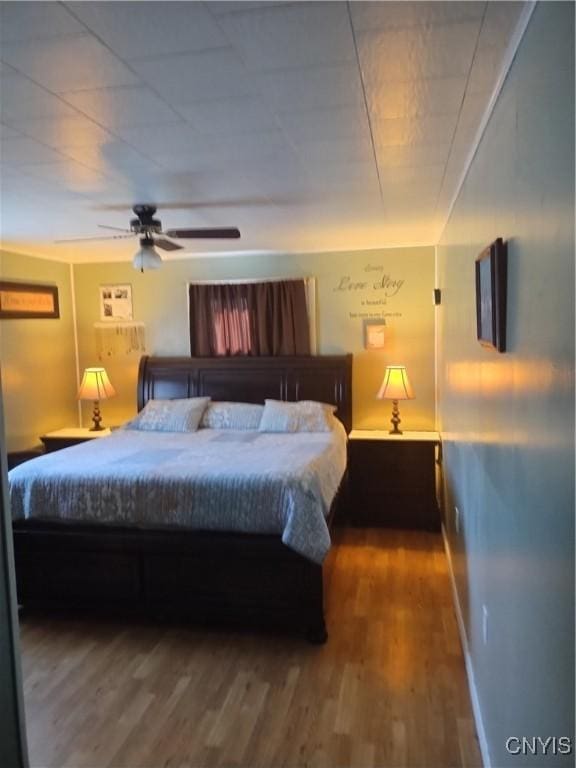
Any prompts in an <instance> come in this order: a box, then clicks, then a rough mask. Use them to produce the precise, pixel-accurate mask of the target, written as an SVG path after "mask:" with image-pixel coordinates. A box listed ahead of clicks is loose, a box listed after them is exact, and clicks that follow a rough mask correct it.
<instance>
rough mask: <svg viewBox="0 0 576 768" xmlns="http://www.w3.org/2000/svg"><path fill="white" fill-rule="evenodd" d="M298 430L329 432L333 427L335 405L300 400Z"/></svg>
mask: <svg viewBox="0 0 576 768" xmlns="http://www.w3.org/2000/svg"><path fill="white" fill-rule="evenodd" d="M298 410H299V415H300V421H299V424H298V432H331V431H332V429H333V428H334V412H335V411H336V406H335V405H329V404H328V403H317V402H316V401H315V400H300V402H299V403H298Z"/></svg>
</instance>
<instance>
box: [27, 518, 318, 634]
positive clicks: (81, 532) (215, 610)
mask: <svg viewBox="0 0 576 768" xmlns="http://www.w3.org/2000/svg"><path fill="white" fill-rule="evenodd" d="M14 549H15V559H16V574H17V587H18V601H19V603H21V604H22V605H23V606H24V607H25V608H26V607H33V606H38V605H44V606H47V605H51V606H55V605H60V606H64V605H65V606H67V607H72V608H75V609H83V610H91V611H93V610H94V609H100V610H101V609H105V610H106V611H114V612H118V611H120V612H127V613H134V611H136V612H138V613H146V614H151V615H154V614H157V613H158V612H161V613H162V614H164V615H166V616H177V617H178V618H183V619H186V620H193V621H202V620H211V621H213V620H217V621H218V622H219V623H221V622H226V623H228V622H231V623H232V622H233V623H238V622H241V623H242V624H246V623H249V624H255V625H257V624H260V623H262V622H264V623H266V624H270V623H277V622H281V624H282V625H283V626H286V627H288V626H290V625H292V626H294V627H295V628H298V629H300V630H304V631H306V632H307V634H308V637H309V639H310V640H311V641H315V642H324V641H325V640H326V637H327V635H326V628H325V624H324V604H323V579H322V566H321V565H318V564H316V563H313V562H311V561H310V560H307V559H305V558H303V557H301V556H300V555H298V554H297V553H296V552H293V551H292V550H290V549H288V547H286V546H285V545H284V544H282V542H281V541H280V539H279V538H278V537H277V536H263V535H251V534H239V533H238V534H237V533H219V532H209V531H197V532H196V531H195V532H188V531H183V532H180V531H178V532H175V531H147V530H134V529H125V528H123V529H118V528H103V527H87V526H78V525H75V526H70V525H63V524H53V525H50V524H39V523H18V524H15V526H14Z"/></svg>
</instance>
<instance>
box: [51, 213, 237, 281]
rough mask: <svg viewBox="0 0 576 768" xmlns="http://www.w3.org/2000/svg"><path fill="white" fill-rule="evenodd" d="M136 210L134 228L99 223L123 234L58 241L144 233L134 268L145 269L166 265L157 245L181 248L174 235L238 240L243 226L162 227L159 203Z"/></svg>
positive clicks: (132, 221)
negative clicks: (155, 215)
mask: <svg viewBox="0 0 576 768" xmlns="http://www.w3.org/2000/svg"><path fill="white" fill-rule="evenodd" d="M132 211H133V212H134V214H135V215H136V218H135V219H131V220H130V229H122V228H121V227H109V226H106V225H104V224H99V226H100V227H101V228H102V229H114V230H116V231H118V232H123V233H125V234H122V235H108V236H105V237H79V238H73V239H68V240H56V242H57V243H77V242H81V241H84V242H86V241H88V240H123V239H128V238H130V237H140V249H139V250H138V251H137V252H136V253H135V254H134V259H133V261H132V264H133V265H134V269H139V270H140V271H141V272H144V270H145V269H158V267H160V266H161V265H162V258H161V257H160V254H159V253H158V251H156V250H155V248H156V247H158V248H162V250H164V251H178V250H180V249H181V248H183V247H184V246H182V245H178V243H173V242H172V240H171V239H168V238H173V239H179V238H180V239H184V240H196V239H207V240H208V239H209V240H229V239H233V240H237V239H238V238H239V237H240V230H239V229H237V228H236V227H220V228H212V229H210V228H199V229H198V228H197V229H167V230H165V231H164V230H163V229H162V222H161V221H160V219H155V218H154V214H155V213H156V206H155V205H135V206H134V207H133V208H132Z"/></svg>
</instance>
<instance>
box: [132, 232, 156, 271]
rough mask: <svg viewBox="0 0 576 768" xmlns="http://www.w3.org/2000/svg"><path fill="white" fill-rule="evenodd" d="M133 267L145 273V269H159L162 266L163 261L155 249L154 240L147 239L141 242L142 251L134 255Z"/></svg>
mask: <svg viewBox="0 0 576 768" xmlns="http://www.w3.org/2000/svg"><path fill="white" fill-rule="evenodd" d="M132 266H133V267H134V269H139V270H140V272H144V270H145V269H159V268H160V267H161V266H162V259H161V257H160V254H159V253H158V251H156V249H155V248H154V241H153V240H148V239H147V238H143V239H142V240H140V250H138V251H136V253H135V254H134V258H133V259H132Z"/></svg>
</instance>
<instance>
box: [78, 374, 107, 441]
mask: <svg viewBox="0 0 576 768" xmlns="http://www.w3.org/2000/svg"><path fill="white" fill-rule="evenodd" d="M115 394H116V390H115V389H114V387H113V386H112V384H111V383H110V379H109V378H108V374H107V373H106V370H105V369H104V368H86V370H85V371H84V376H82V383H81V384H80V389H79V390H78V400H93V401H94V410H93V412H92V421H93V422H94V426H93V427H90V432H98V431H100V430H101V429H103V427H101V426H100V422H101V421H102V417H101V415H100V400H106V398H107V397H113V396H114V395H115Z"/></svg>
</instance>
